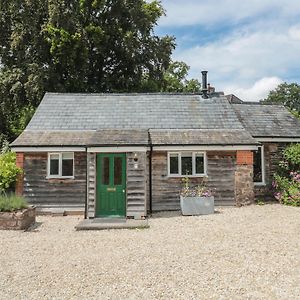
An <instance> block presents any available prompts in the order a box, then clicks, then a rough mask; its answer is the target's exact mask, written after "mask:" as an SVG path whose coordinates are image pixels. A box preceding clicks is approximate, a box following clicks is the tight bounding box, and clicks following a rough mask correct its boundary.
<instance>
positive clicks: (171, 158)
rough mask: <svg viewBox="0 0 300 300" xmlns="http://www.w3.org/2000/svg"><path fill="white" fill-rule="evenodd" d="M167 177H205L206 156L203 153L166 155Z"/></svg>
mask: <svg viewBox="0 0 300 300" xmlns="http://www.w3.org/2000/svg"><path fill="white" fill-rule="evenodd" d="M168 175H169V176H171V177H176V176H206V154H205V153H204V152H176V153H175V152H170V153H168Z"/></svg>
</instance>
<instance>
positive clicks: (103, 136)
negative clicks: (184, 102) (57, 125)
mask: <svg viewBox="0 0 300 300" xmlns="http://www.w3.org/2000/svg"><path fill="white" fill-rule="evenodd" d="M148 136H149V134H148V131H147V130H107V129H104V130H97V131H96V130H90V131H83V130H79V131H78V130H73V131H65V130H61V131H34V130H25V131H24V132H23V133H22V134H21V135H20V136H19V137H18V139H17V140H16V141H14V142H13V143H12V144H11V145H12V146H22V147H26V146H83V147H85V146H88V145H89V146H92V145H148V142H149V138H148Z"/></svg>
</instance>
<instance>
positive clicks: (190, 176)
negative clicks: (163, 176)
mask: <svg viewBox="0 0 300 300" xmlns="http://www.w3.org/2000/svg"><path fill="white" fill-rule="evenodd" d="M185 177H188V178H201V177H208V175H207V174H197V175H172V174H169V175H168V178H185Z"/></svg>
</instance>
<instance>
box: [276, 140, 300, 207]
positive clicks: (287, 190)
mask: <svg viewBox="0 0 300 300" xmlns="http://www.w3.org/2000/svg"><path fill="white" fill-rule="evenodd" d="M273 187H274V189H275V193H274V196H275V198H276V199H277V200H278V201H279V202H280V203H282V204H285V205H291V206H300V144H293V145H290V146H288V147H287V148H286V149H285V150H284V151H283V160H282V161H281V162H280V163H279V168H278V171H277V174H275V175H274V182H273Z"/></svg>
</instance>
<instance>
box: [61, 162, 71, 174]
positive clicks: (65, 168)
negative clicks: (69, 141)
mask: <svg viewBox="0 0 300 300" xmlns="http://www.w3.org/2000/svg"><path fill="white" fill-rule="evenodd" d="M61 172H62V176H73V159H63V160H62V170H61Z"/></svg>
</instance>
